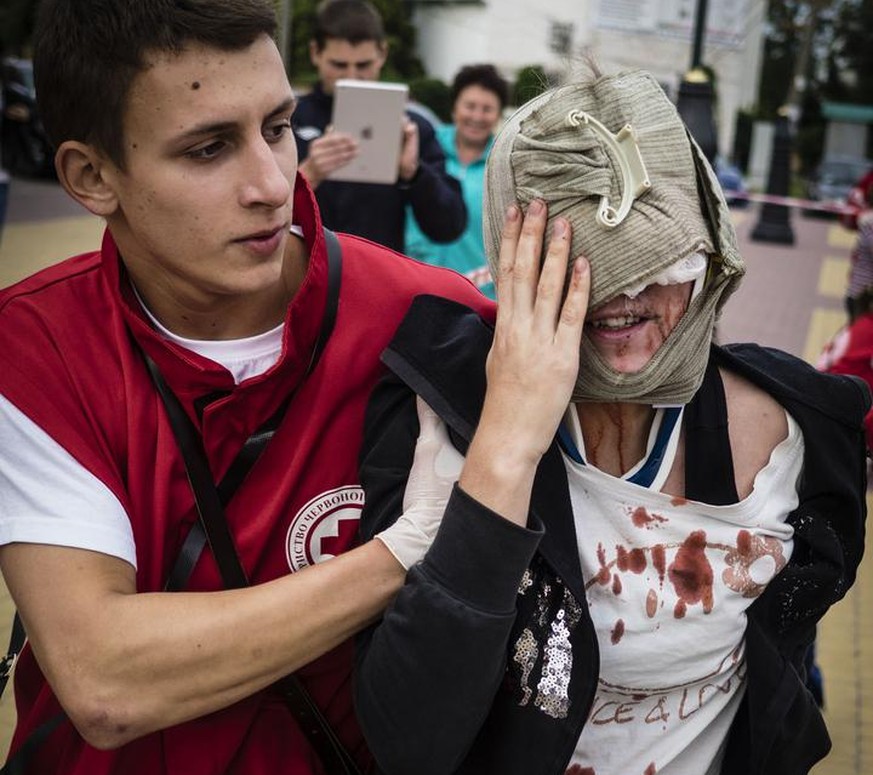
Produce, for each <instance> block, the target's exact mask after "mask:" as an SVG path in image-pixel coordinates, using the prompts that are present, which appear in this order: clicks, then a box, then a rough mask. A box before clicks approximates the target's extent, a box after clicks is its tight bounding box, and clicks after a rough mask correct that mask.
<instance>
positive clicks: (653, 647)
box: [564, 408, 803, 775]
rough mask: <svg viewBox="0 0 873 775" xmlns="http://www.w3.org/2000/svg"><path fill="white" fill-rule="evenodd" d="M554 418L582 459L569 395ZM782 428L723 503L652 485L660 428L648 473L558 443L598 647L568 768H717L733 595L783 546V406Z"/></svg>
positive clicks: (643, 774)
mask: <svg viewBox="0 0 873 775" xmlns="http://www.w3.org/2000/svg"><path fill="white" fill-rule="evenodd" d="M565 422H566V426H567V430H569V433H570V436H571V437H572V440H573V441H574V442H575V444H576V446H577V447H578V449H579V450H580V451H581V455H582V458H583V459H584V445H583V442H582V434H581V431H580V428H579V423H578V418H577V417H576V412H575V410H572V408H571V411H569V412H568V415H567V418H566V421H565ZM680 424H681V423H678V422H677V423H676V429H675V430H674V433H675V434H677V435H678V433H679V430H678V426H679V425H680ZM788 428H789V432H788V436H787V438H786V439H785V440H783V441H782V442H781V443H780V444H779V445H778V446H777V447H776V448H775V449H774V450H773V453H772V454H771V456H770V460H769V462H768V464H767V465H766V466H765V467H764V468H763V469H762V470H761V471H760V472H759V473H758V475H757V476H756V478H755V482H754V487H753V490H752V492H751V494H750V495H749V496H748V497H747V498H745V499H743V500H742V501H740V502H739V503H736V504H733V505H728V506H710V505H707V504H704V503H698V502H695V501H688V500H685V499H683V498H673V497H671V496H669V495H665V494H664V493H661V492H660V491H659V488H660V487H661V486H663V482H664V481H665V479H666V477H667V474H668V473H669V471H670V469H671V467H672V465H673V461H674V459H675V454H676V446H677V445H676V443H675V441H674V439H673V438H672V436H673V433H671V434H670V436H671V438H670V439H669V440H668V444H667V448H666V453H665V454H664V455H663V456H662V460H661V462H660V469H659V471H657V472H656V474H655V477H654V480H653V483H652V484H651V485H650V486H648V487H646V486H640V485H639V484H635V483H633V482H631V481H628V479H627V478H616V477H613V476H610V475H609V474H605V473H603V472H602V471H599V470H598V469H596V468H595V467H594V466H592V465H585V464H584V463H580V462H575V461H574V460H572V459H571V458H570V457H569V456H568V455H566V454H565V456H564V460H565V465H566V468H567V475H568V479H569V485H570V497H571V500H572V505H573V514H574V518H575V522H576V535H577V540H578V548H579V555H580V559H581V563H582V573H583V576H584V578H585V580H586V594H587V599H588V607H589V610H590V613H591V617H592V619H593V622H594V627H595V629H596V632H597V639H598V644H599V648H600V676H599V681H598V688H597V694H596V697H595V699H594V704H593V706H592V708H591V711H590V715H589V718H588V720H587V722H586V725H585V728H584V729H583V731H582V735H581V737H580V738H579V742H578V745H577V748H576V751H575V753H574V755H573V758H572V760H571V765H572V766H571V768H570V770H568V772H572V773H586V774H587V773H596V775H628V773H639V774H640V775H655V774H656V773H657V775H692V774H695V775H696V774H698V773H699V774H700V775H704V774H707V775H708V774H709V773H713V775H714V774H715V773H717V772H718V769H719V766H720V763H721V758H722V752H723V747H724V743H725V741H726V739H727V734H728V730H729V727H730V724H731V722H732V720H733V718H734V715H735V713H736V710H737V707H738V706H739V703H740V700H741V699H742V696H743V692H744V691H745V643H744V632H745V627H746V609H747V608H748V606H749V605H751V604H752V603H753V602H754V601H755V599H756V598H757V597H758V595H760V594H761V592H763V590H764V588H765V587H766V585H767V583H768V582H769V581H770V580H771V579H772V578H773V577H774V576H775V575H776V574H777V573H778V572H779V571H780V570H781V569H782V568H783V567H784V565H785V563H786V562H788V559H789V558H790V556H791V551H792V548H793V529H792V528H791V526H790V525H788V524H787V523H786V522H785V518H786V516H787V515H788V514H789V512H791V511H792V510H793V509H794V508H795V507H796V506H797V503H798V497H797V482H798V479H799V476H800V473H801V467H802V464H803V437H802V434H801V433H800V430H799V428H798V426H797V424H796V423H795V422H794V420H793V419H792V418H791V417H790V416H789V417H788ZM655 430H656V429H653V434H654V433H655ZM651 448H652V443H651V440H650V444H649V451H651ZM648 454H649V453H647V455H648ZM639 467H640V466H639V465H638V466H635V467H634V469H635V470H636V469H638V468H639ZM629 473H630V472H629Z"/></svg>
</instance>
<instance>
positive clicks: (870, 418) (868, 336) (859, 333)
mask: <svg viewBox="0 0 873 775" xmlns="http://www.w3.org/2000/svg"><path fill="white" fill-rule="evenodd" d="M868 212H870V211H868ZM867 222H868V224H869V223H870V219H868V221H867ZM852 302H853V305H854V309H855V316H854V319H853V320H852V321H851V322H850V323H849V324H848V325H846V326H843V328H841V329H840V330H839V331H837V333H836V334H835V335H834V337H833V338H832V339H831V340H830V341H829V342H828V343H827V344H826V345H825V347H824V350H822V353H821V355H820V356H819V359H818V363H817V364H816V367H817V368H818V370H819V371H826V372H828V373H829V374H853V375H854V376H856V377H860V378H861V379H863V380H864V381H865V382H866V383H867V384H868V385H869V386H870V388H871V390H873V285H871V286H868V287H867V288H865V289H864V290H863V291H861V292H860V293H859V294H858V296H857V297H855V298H854V299H852ZM864 428H865V431H866V435H867V449H868V450H870V449H873V410H871V411H869V412H868V413H867V416H866V417H865V418H864Z"/></svg>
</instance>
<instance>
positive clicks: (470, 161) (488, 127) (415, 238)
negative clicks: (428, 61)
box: [406, 65, 508, 299]
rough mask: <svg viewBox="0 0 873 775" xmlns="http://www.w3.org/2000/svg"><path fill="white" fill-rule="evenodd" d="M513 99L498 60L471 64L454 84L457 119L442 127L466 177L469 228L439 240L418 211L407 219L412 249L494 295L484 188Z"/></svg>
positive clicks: (451, 162)
mask: <svg viewBox="0 0 873 775" xmlns="http://www.w3.org/2000/svg"><path fill="white" fill-rule="evenodd" d="M507 98H508V87H507V84H506V81H504V80H503V78H501V77H500V74H499V73H498V72H497V70H496V69H495V68H494V67H493V66H492V65H467V66H466V67H463V68H461V70H460V71H459V72H458V74H457V75H456V76H455V80H454V82H453V83H452V122H453V123H451V124H446V125H444V126H441V127H437V128H436V136H437V140H438V141H439V143H440V145H441V146H442V148H443V151H444V152H445V154H446V170H447V171H448V173H449V174H450V175H453V176H454V177H456V178H457V179H458V180H459V181H461V189H462V190H463V194H464V204H465V205H466V207H467V228H466V229H465V230H464V233H463V234H462V235H461V236H460V237H459V238H458V239H456V240H455V241H454V242H447V243H442V244H440V243H436V242H432V241H431V240H429V239H428V238H427V237H425V236H424V234H422V232H421V229H419V228H418V224H417V223H416V222H415V218H414V217H413V216H412V213H411V212H410V213H409V217H408V218H407V219H406V253H407V254H408V255H410V256H412V257H413V258H417V259H418V260H419V261H424V262H425V263H427V264H434V265H435V266H447V267H449V268H450V269H454V270H455V271H457V272H460V273H461V274H463V275H466V276H467V277H468V278H469V279H470V280H471V281H472V282H473V283H474V284H475V285H476V286H477V287H478V288H479V290H481V291H482V293H484V294H485V295H486V296H490V297H491V298H492V299H493V298H494V282H493V281H492V279H491V274H490V272H489V271H488V262H487V261H486V259H485V247H484V245H483V242H482V187H483V184H484V182H485V159H486V158H487V157H488V151H490V150H491V143H492V142H493V140H494V130H495V128H496V127H497V123H498V122H499V121H500V117H501V115H502V113H503V108H504V106H505V105H506V102H507Z"/></svg>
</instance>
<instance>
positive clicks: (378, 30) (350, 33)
mask: <svg viewBox="0 0 873 775" xmlns="http://www.w3.org/2000/svg"><path fill="white" fill-rule="evenodd" d="M330 38H333V39H334V40H347V41H348V42H349V43H351V44H352V45H354V46H356V45H358V44H359V43H366V42H367V41H370V40H372V41H374V42H375V43H379V44H381V43H384V42H385V25H384V24H383V23H382V16H381V15H380V14H379V11H377V10H376V6H374V5H373V4H372V3H371V2H369V0H323V2H321V3H320V4H319V6H318V8H317V10H316V12H315V26H314V29H313V33H312V39H313V40H314V41H315V45H316V46H317V47H318V50H319V51H321V50H322V49H323V48H324V47H325V45H327V41H328V39H330Z"/></svg>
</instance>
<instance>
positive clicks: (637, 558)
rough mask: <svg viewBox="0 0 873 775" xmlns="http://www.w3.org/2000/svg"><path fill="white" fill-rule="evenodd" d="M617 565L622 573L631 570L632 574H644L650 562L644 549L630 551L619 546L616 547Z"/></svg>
mask: <svg viewBox="0 0 873 775" xmlns="http://www.w3.org/2000/svg"><path fill="white" fill-rule="evenodd" d="M615 564H616V566H617V567H618V569H619V570H620V571H623V572H624V571H628V570H629V571H631V572H632V573H642V572H643V571H644V570H645V569H646V566H647V565H648V561H647V560H646V553H645V551H644V550H643V549H631V550H630V551H628V550H627V549H625V547H623V546H621V544H619V545H618V546H616V547H615Z"/></svg>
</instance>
